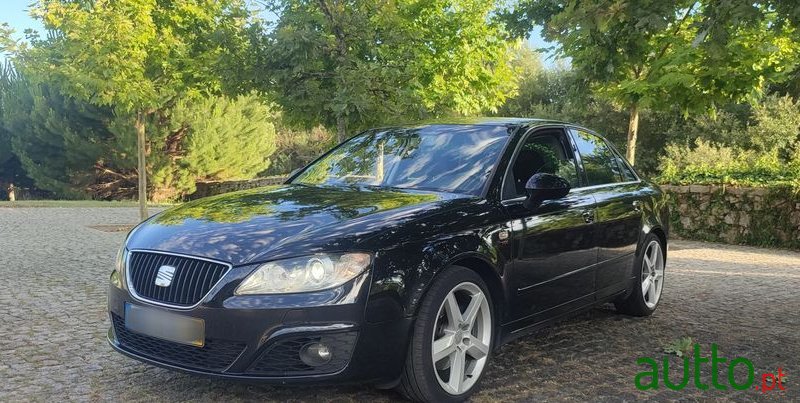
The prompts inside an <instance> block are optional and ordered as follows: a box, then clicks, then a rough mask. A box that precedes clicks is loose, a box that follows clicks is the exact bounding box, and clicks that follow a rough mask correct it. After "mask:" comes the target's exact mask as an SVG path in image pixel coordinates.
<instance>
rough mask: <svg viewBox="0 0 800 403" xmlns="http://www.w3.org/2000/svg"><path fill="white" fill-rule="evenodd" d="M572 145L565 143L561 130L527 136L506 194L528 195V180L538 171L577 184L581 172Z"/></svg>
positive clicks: (511, 173) (509, 178) (507, 184)
mask: <svg viewBox="0 0 800 403" xmlns="http://www.w3.org/2000/svg"><path fill="white" fill-rule="evenodd" d="M567 150H569V148H567V147H565V146H564V134H563V132H562V131H561V130H552V131H549V132H546V133H535V134H533V135H531V136H530V137H528V139H527V140H525V143H524V144H523V145H522V147H521V148H520V150H519V152H518V153H517V157H516V159H515V160H514V163H513V165H512V166H511V171H510V172H509V174H508V176H507V177H506V188H505V189H504V197H505V198H514V197H519V196H524V195H525V183H526V182H527V181H528V179H530V177H531V176H533V175H534V174H536V173H551V174H556V175H559V176H561V177H562V178H564V179H566V180H567V181H568V182H569V183H570V185H571V186H572V187H577V186H578V173H577V170H576V168H575V161H574V159H573V158H572V153H568V152H567Z"/></svg>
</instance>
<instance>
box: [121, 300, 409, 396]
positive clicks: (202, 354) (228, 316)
mask: <svg viewBox="0 0 800 403" xmlns="http://www.w3.org/2000/svg"><path fill="white" fill-rule="evenodd" d="M368 290H369V287H368V286H364V287H361V289H360V290H356V291H358V295H357V296H356V297H355V298H354V300H353V301H352V302H351V303H345V304H331V305H322V306H305V307H304V306H302V304H298V301H297V300H296V299H295V300H291V302H290V303H287V304H286V305H285V306H280V304H279V303H278V304H276V303H275V301H272V303H270V304H255V305H253V306H255V307H250V306H247V305H248V304H242V303H241V302H242V301H235V298H236V297H231V298H229V299H227V300H225V299H222V298H212V299H211V300H209V301H206V302H204V303H201V304H199V305H198V306H196V307H194V308H192V309H174V308H168V307H161V306H156V305H153V304H149V303H148V302H146V301H140V300H137V299H135V298H133V297H132V296H131V295H130V294H129V293H128V292H127V291H126V290H123V289H120V288H117V287H115V286H113V285H112V286H110V288H109V295H108V310H109V316H110V319H111V324H112V326H111V328H110V329H109V332H108V340H109V343H110V344H111V346H112V347H114V349H116V350H117V351H119V352H121V353H123V354H125V355H127V356H129V357H132V358H135V359H137V360H140V361H143V362H146V363H150V364H154V365H158V366H161V367H165V368H170V369H175V370H181V371H185V372H190V373H194V374H202V375H211V376H216V377H223V378H231V379H243V380H247V379H251V380H262V381H268V382H275V383H298V382H313V383H333V382H335V383H340V382H375V383H385V382H392V381H393V380H395V379H397V378H398V377H399V376H400V372H401V370H402V366H403V362H404V360H405V352H406V347H407V342H408V338H409V334H410V330H411V325H412V320H411V319H410V318H402V319H396V320H391V321H388V322H380V323H367V322H365V320H364V311H365V307H366V304H367V303H368V302H367V300H368ZM126 304H134V305H140V306H150V307H152V308H156V309H161V310H164V311H170V312H172V313H175V314H179V315H186V316H191V317H194V318H199V319H202V320H203V321H204V323H205V345H204V346H203V347H194V346H188V345H183V344H178V343H174V342H171V341H167V340H162V339H158V338H155V337H151V336H147V335H143V334H138V333H135V332H133V331H131V330H129V329H127V328H126V327H125V318H124V316H125V305H126ZM318 342H322V343H324V344H326V345H327V346H329V348H330V351H331V353H332V359H331V360H330V361H329V362H328V363H326V364H324V365H319V366H309V365H307V364H305V363H304V362H303V361H302V360H301V359H300V358H299V351H300V349H302V348H303V347H304V346H306V345H308V344H309V343H318Z"/></svg>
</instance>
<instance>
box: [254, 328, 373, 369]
mask: <svg viewBox="0 0 800 403" xmlns="http://www.w3.org/2000/svg"><path fill="white" fill-rule="evenodd" d="M357 335H358V333H357V332H343V333H332V334H325V335H320V336H303V337H296V338H291V339H283V340H279V341H276V342H274V343H273V344H272V345H270V346H268V347H267V348H266V350H264V352H263V353H262V354H261V356H260V357H259V358H258V359H257V360H256V361H255V363H254V364H253V366H252V367H250V369H249V370H248V371H247V373H249V374H253V375H263V376H292V375H320V374H332V373H335V372H339V371H341V370H342V369H344V367H345V366H347V363H348V362H350V357H351V356H352V355H353V348H354V347H355V341H356V336H357ZM320 342H321V343H324V344H325V345H327V346H328V348H329V349H330V351H331V353H332V354H333V357H332V358H331V361H330V362H328V363H326V364H324V365H320V366H316V367H314V366H310V365H307V364H306V363H304V362H303V361H302V360H301V359H300V350H301V349H302V348H303V347H304V346H306V345H308V344H310V343H320Z"/></svg>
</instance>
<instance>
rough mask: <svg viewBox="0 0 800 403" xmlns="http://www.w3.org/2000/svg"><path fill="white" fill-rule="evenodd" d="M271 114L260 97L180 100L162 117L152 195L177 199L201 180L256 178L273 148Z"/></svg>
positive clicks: (158, 130)
mask: <svg viewBox="0 0 800 403" xmlns="http://www.w3.org/2000/svg"><path fill="white" fill-rule="evenodd" d="M272 120H273V113H272V111H271V110H270V108H269V107H268V106H267V105H265V104H263V103H262V102H261V101H260V100H259V99H258V98H257V97H256V96H254V95H247V96H239V97H236V98H229V97H224V96H219V97H205V98H200V99H182V100H179V101H178V102H177V103H176V105H175V106H174V107H172V108H170V109H169V110H168V111H166V113H164V114H163V115H162V116H160V117H159V118H158V119H157V121H162V122H168V123H167V124H166V125H165V127H163V128H160V127H157V126H156V127H154V130H153V133H155V136H154V138H153V139H152V142H153V143H154V145H158V147H159V149H158V151H159V152H157V153H154V158H153V175H152V177H153V187H154V192H153V199H154V200H157V201H162V200H174V199H175V198H177V197H180V196H183V195H186V194H190V193H192V192H194V191H195V183H196V182H197V181H199V180H232V179H244V178H252V177H254V176H256V174H258V173H259V172H261V171H264V170H266V169H267V168H269V165H270V158H269V157H270V156H271V155H272V154H273V152H275V148H276V141H275V128H274V126H273V124H272Z"/></svg>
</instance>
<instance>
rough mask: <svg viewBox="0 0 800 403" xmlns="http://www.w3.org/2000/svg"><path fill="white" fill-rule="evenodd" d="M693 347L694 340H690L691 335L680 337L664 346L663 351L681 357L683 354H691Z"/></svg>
mask: <svg viewBox="0 0 800 403" xmlns="http://www.w3.org/2000/svg"><path fill="white" fill-rule="evenodd" d="M693 348H694V342H692V338H691V337H681V338H680V339H678V340H673V341H672V342H671V343H669V344H667V345H666V346H664V353H666V354H675V355H677V356H678V357H683V356H684V355H689V354H691V352H692V349H693Z"/></svg>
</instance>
